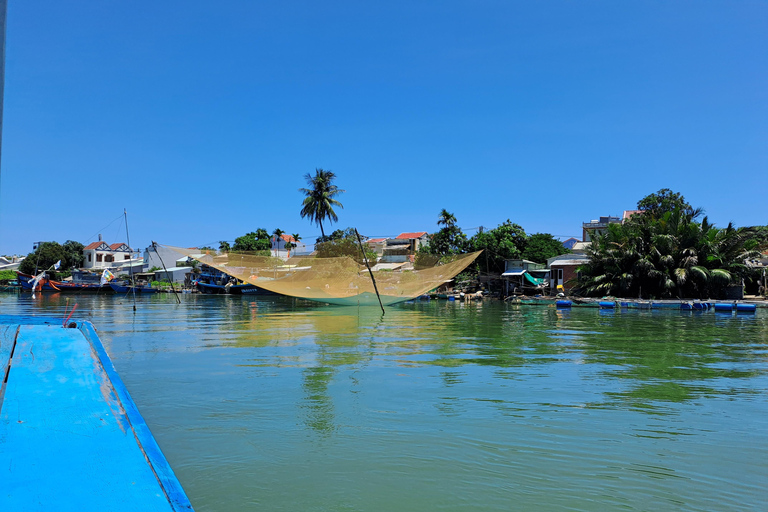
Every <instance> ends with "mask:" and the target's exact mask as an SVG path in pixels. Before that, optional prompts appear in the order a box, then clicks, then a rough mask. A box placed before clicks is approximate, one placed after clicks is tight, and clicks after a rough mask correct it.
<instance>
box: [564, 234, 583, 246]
mask: <svg viewBox="0 0 768 512" xmlns="http://www.w3.org/2000/svg"><path fill="white" fill-rule="evenodd" d="M579 241H580V240H579V239H578V238H576V237H575V236H572V237H571V238H569V239H568V240H565V241H563V247H565V248H566V249H573V246H574V244H576V243H578V242H579Z"/></svg>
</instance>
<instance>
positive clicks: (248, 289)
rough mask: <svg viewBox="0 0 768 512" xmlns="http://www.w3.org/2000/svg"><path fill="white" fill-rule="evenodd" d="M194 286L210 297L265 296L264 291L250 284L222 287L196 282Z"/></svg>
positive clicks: (220, 285)
mask: <svg viewBox="0 0 768 512" xmlns="http://www.w3.org/2000/svg"><path fill="white" fill-rule="evenodd" d="M195 286H196V287H197V289H198V290H199V291H200V292H201V293H207V294H212V295H223V294H227V293H228V294H231V295H255V294H266V293H267V292H265V291H264V290H262V289H261V288H259V287H257V286H254V285H252V284H247V283H246V284H233V285H222V284H211V283H205V282H202V281H196V282H195Z"/></svg>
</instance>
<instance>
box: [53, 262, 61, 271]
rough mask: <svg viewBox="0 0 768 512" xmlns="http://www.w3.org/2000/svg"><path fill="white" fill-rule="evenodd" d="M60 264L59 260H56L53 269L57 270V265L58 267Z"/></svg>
mask: <svg viewBox="0 0 768 512" xmlns="http://www.w3.org/2000/svg"><path fill="white" fill-rule="evenodd" d="M60 266H61V260H59V261H57V262H56V263H55V264H54V265H53V268H54V269H55V270H59V267H60Z"/></svg>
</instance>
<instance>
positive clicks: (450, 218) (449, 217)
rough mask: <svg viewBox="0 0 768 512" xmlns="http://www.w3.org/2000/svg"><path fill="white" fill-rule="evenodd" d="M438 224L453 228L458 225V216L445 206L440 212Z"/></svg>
mask: <svg viewBox="0 0 768 512" xmlns="http://www.w3.org/2000/svg"><path fill="white" fill-rule="evenodd" d="M437 225H438V226H444V227H446V228H452V227H453V226H455V225H456V216H455V215H454V214H452V213H449V212H448V210H446V209H445V208H443V209H442V210H440V213H439V214H438V219H437Z"/></svg>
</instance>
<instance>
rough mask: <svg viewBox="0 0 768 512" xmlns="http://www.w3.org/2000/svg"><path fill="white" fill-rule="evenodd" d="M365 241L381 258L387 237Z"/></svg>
mask: <svg viewBox="0 0 768 512" xmlns="http://www.w3.org/2000/svg"><path fill="white" fill-rule="evenodd" d="M365 243H366V244H368V248H369V249H370V250H371V251H373V252H375V253H376V256H378V257H379V258H381V257H382V256H383V255H384V247H385V246H386V245H387V239H386V238H369V239H368V240H366V241H365Z"/></svg>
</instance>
